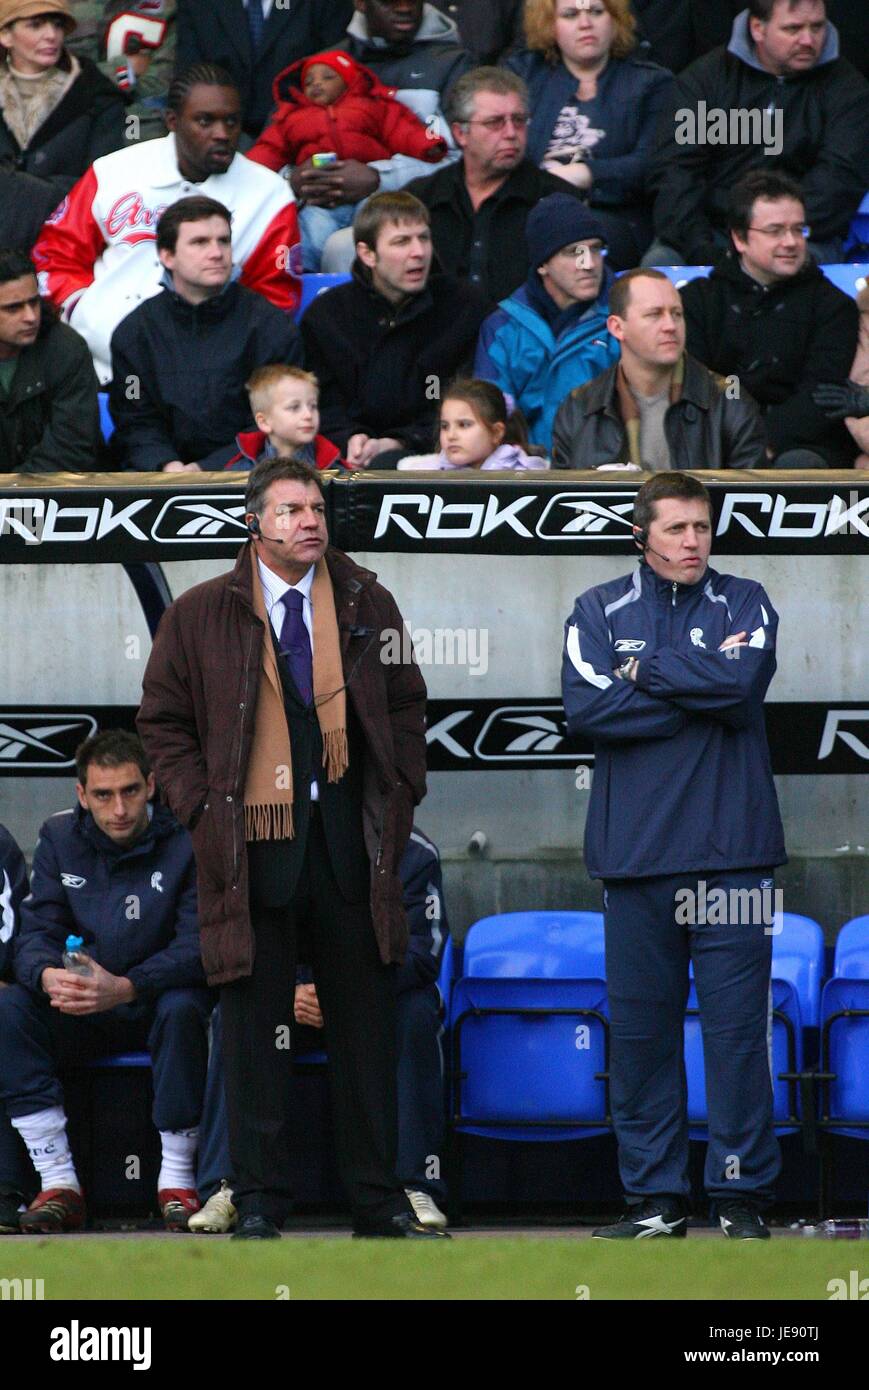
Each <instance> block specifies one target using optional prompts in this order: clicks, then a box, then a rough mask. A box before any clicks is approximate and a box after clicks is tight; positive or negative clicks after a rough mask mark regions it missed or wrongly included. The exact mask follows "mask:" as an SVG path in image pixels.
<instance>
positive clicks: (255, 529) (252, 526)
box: [247, 516, 260, 536]
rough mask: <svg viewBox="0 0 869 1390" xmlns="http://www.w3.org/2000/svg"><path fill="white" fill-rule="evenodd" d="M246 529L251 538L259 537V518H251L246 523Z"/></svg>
mask: <svg viewBox="0 0 869 1390" xmlns="http://www.w3.org/2000/svg"><path fill="white" fill-rule="evenodd" d="M247 529H248V531H249V532H250V534H251V535H252V536H258V535H259V533H260V529H259V517H258V516H255V517H253V518H252V519H251V520H250V521H249V522H248V523H247Z"/></svg>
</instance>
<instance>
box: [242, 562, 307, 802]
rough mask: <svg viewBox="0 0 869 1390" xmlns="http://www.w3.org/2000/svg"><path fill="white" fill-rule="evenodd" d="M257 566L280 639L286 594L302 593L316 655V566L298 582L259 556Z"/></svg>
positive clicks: (305, 620) (271, 617)
mask: <svg viewBox="0 0 869 1390" xmlns="http://www.w3.org/2000/svg"><path fill="white" fill-rule="evenodd" d="M256 563H257V568H258V570H259V577H260V583H261V584H262V586H263V597H264V598H265V601H266V611H267V612H268V615H269V621H270V622H271V625H272V627H273V628H274V633H275V636H276V637H277V639H278V641H280V636H281V628H282V627H283V625H284V618H285V617H286V615H287V609H286V606H285V604H284V594H286V593H289V591H290V589H298V591H299V593H300V594H301V595H302V622H303V623H304V624H305V627H306V628H307V629H308V637H309V638H310V641H311V659H312V660H313V656H314V609H313V606H312V604H311V585H312V584H313V582H314V566H313V565H312V566H311V568H310V569H309V570H308V571H307V573H306V574H303V575H302V577H301V579H300V580H299V582H298V584H288V583H287V581H286V580H285V579H281V577H280V575H279V574H275V572H274V570H270V569H269V567H268V565H264V564H263V562H262V560H261V559H260V557H259V556H257V557H256ZM311 800H312V801H319V800H320V789H319V787H318V786H317V782H316V779H314V780H312V782H311Z"/></svg>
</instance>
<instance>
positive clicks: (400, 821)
mask: <svg viewBox="0 0 869 1390" xmlns="http://www.w3.org/2000/svg"><path fill="white" fill-rule="evenodd" d="M326 564H327V566H328V568H329V573H330V575H331V577H332V584H333V586H334V591H335V610H336V613H337V617H338V630H339V636H340V643H341V656H342V660H343V664H344V679H345V680H346V681H348V687H347V692H348V695H349V698H350V700H351V701H352V704H353V708H354V709H355V711H356V714H357V716H358V718H359V722H360V725H361V728H362V733H363V736H364V740H365V768H364V782H363V785H364V792H363V822H364V830H365V843H366V846H367V849H368V856H369V859H370V862H371V914H372V919H373V922H374V930H375V933H376V936H377V943H378V947H379V949H380V956H381V959H382V960H383V961H384V962H390V961H395V962H400V961H401V960H402V959H403V956H404V951H405V947H406V944H407V923H406V920H405V916H404V908H403V906H402V893H401V884H400V881H399V878H398V864H399V860H400V859H401V856H402V853H403V851H404V848H405V845H406V844H407V840H408V837H409V835H410V830H411V826H412V823H413V808H414V806H415V805H416V804H417V803H418V802H419V801H421V800H422V798H423V796H424V795H425V700H426V689H425V682H424V681H423V678H422V675H421V673H420V670H419V668H418V666H416V665H415V664H411V665H402V664H385V663H384V662H383V661H381V660H380V654H381V651H382V650H383V645H382V642H381V639H380V634H381V632H382V631H383V630H384V629H391V630H395V631H397V632H399V633H400V632H401V631H402V619H401V614H400V613H399V611H398V607H397V605H396V603H395V600H394V599H393V597H392V595H391V594H390V593H389V592H388V591H387V590H386V589H384V588H383V587H382V586H381V585H380V584H378V583H377V579H376V575H374V574H373V573H372V572H371V570H366V569H362V568H360V566H359V565H357V564H355V563H354V561H353V560H351V559H350V558H349V556H347V555H345V554H344V553H343V552H342V551H340V550H335V549H333V548H332V547H331V546H330V547H329V548H328V550H327V551H326ZM252 583H253V575H252V570H251V563H250V555H249V545H245V546H244V547H243V549H242V550H241V553H240V554H239V558H238V561H237V563H236V566H235V569H234V570H232V571H231V572H229V573H227V574H224V575H221V576H220V577H219V578H218V579H211V580H208V581H207V582H206V583H204V584H197V585H196V586H195V588H193V589H190V590H188V592H187V593H186V594H182V595H181V597H180V598H179V599H177V600H176V601H175V603H173V604H172V605H171V607H170V608H169V609H167V611H166V613H165V614H164V615H163V618H162V621H161V623H160V627H159V629H158V632H157V635H156V637H155V639H154V646H153V649H152V652H151V656H150V659H149V661H148V665H147V668H146V671H145V676H144V679H143V682H142V705H141V708H140V710H139V715H138V720H137V724H138V729H139V734H140V735H141V738H142V741H143V743H144V745H145V748H146V749H147V751H148V755H149V757H150V758H151V760H152V762H153V764H154V769H155V771H156V773H157V779H158V781H159V783H160V786H161V788H162V792H163V796H164V797H165V799H166V801H167V802H168V804H169V806H170V807H171V809H172V811H173V812H174V813H175V815H176V816H177V818H178V819H179V820H180V821H181V823H182V825H186V826H187V827H188V828H189V829H190V830H191V834H192V837H193V846H194V849H195V851H196V868H197V874H198V879H199V935H200V940H201V943H202V960H203V964H204V966H205V973H206V975H207V976H208V982H209V984H211V985H220V984H228V983H229V982H230V981H232V980H236V979H239V978H241V977H243V976H246V975H249V974H250V973H251V967H252V964H253V951H254V942H253V934H252V931H251V922H250V911H249V905H248V865H247V851H246V847H245V838H244V785H245V773H246V769H247V763H248V759H249V757H250V753H251V744H252V739H253V728H254V715H255V710H256V700H257V694H258V689H259V678H260V655H261V650H262V641H263V636H264V633H265V628H264V625H263V623H262V622H261V621H260V620H259V619H258V618H257V617H256V616H255V614H254V611H253V592H252ZM360 628H365V629H368V631H366V632H365V633H364V634H360V633H359V632H358V629H360ZM366 644H370V645H369V646H368V649H367V651H366ZM363 653H365V654H364V655H363ZM357 662H358V664H357ZM191 822H192V824H191Z"/></svg>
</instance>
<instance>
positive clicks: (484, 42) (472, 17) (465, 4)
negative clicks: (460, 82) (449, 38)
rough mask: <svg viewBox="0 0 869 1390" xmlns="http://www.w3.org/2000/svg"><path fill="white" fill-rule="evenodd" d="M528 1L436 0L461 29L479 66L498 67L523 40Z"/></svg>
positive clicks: (462, 37)
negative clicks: (523, 13) (508, 53)
mask: <svg viewBox="0 0 869 1390" xmlns="http://www.w3.org/2000/svg"><path fill="white" fill-rule="evenodd" d="M523 4H524V0H434V7H435V9H437V10H440V11H441V13H442V14H445V15H447V17H448V18H449V19H453V20H455V22H456V24H458V26H459V38H460V39H461V41H462V43H463V44H464V45H465V48H467V50H468V52H469V53H470V54H471V57H472V58H473V60H474V62H475V63H497V61H498V59H499V58H500V56H501V54H502V53H505V52H506V51H507V50H508V49H510V48H514V47H516V46H517V45H518V44H519V43H520V42H521V39H522V10H523Z"/></svg>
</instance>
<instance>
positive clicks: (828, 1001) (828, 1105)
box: [821, 916, 869, 1139]
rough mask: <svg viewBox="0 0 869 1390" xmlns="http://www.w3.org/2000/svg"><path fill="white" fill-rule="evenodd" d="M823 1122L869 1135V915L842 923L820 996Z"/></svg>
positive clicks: (829, 1127) (833, 1128) (830, 1127)
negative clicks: (831, 967)
mask: <svg viewBox="0 0 869 1390" xmlns="http://www.w3.org/2000/svg"><path fill="white" fill-rule="evenodd" d="M821 1072H822V1075H823V1076H826V1077H828V1078H829V1079H828V1080H822V1082H821V1123H822V1125H823V1126H824V1128H825V1129H827V1130H830V1131H832V1132H833V1133H836V1134H847V1135H849V1136H851V1137H852V1138H856V1139H869V916H865V917H854V918H853V919H852V920H851V921H850V922H846V923H845V925H844V927H842V930H841V931H840V932H839V936H838V939H837V941H836V952H835V957H834V962H833V978H832V979H831V980H828V981H827V983H826V985H825V986H824V992H823V995H822V996H821Z"/></svg>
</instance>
